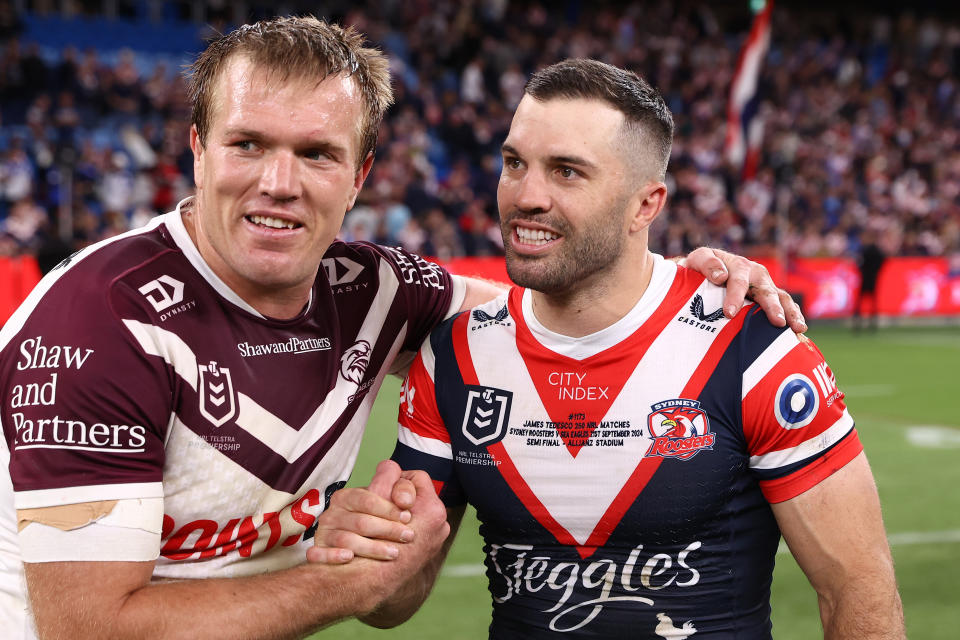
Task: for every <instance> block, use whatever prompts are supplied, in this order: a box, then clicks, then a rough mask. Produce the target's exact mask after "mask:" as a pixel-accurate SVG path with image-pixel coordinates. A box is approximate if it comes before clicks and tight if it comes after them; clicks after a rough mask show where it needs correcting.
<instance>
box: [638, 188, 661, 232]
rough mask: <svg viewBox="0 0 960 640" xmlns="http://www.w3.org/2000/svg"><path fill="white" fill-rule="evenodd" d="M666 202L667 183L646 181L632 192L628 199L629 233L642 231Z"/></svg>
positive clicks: (655, 217)
mask: <svg viewBox="0 0 960 640" xmlns="http://www.w3.org/2000/svg"><path fill="white" fill-rule="evenodd" d="M666 204H667V185H665V184H664V183H662V182H648V183H647V184H645V185H643V186H642V187H641V188H639V189H637V191H636V192H635V193H634V194H633V197H632V198H631V199H630V204H629V211H630V227H629V229H630V233H638V232H640V231H643V230H644V229H646V228H647V227H649V226H650V225H651V224H653V221H654V220H656V219H657V216H659V215H660V212H661V211H663V207H664V206H665V205H666Z"/></svg>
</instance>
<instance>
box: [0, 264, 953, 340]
mask: <svg viewBox="0 0 960 640" xmlns="http://www.w3.org/2000/svg"><path fill="white" fill-rule="evenodd" d="M753 259H754V260H756V261H757V262H760V263H761V264H762V265H764V266H765V267H767V269H768V270H769V271H770V274H771V275H772V276H773V279H774V281H775V282H777V283H778V284H779V285H780V286H782V287H784V288H785V289H787V290H788V291H790V292H791V293H796V294H800V295H801V296H802V304H803V312H804V314H805V315H806V316H807V317H809V318H843V317H847V316H850V315H851V314H852V313H853V308H854V305H855V304H856V300H857V294H858V292H859V288H860V274H859V272H858V271H857V266H856V264H855V262H854V261H853V260H852V259H850V258H795V259H792V260H790V261H789V262H788V263H787V265H786V268H784V265H783V263H782V262H781V261H779V260H777V259H776V258H766V257H759V258H758V257H754V258H753ZM441 264H443V266H445V267H446V268H447V269H449V270H450V271H451V272H452V273H457V274H460V275H465V276H474V277H479V278H485V279H488V280H494V281H498V282H504V283H508V284H509V282H510V280H509V278H508V277H507V269H506V265H505V263H504V260H503V258H502V257H498V258H454V259H452V260H449V261H447V262H443V263H441ZM39 279H40V271H39V269H38V268H37V265H36V261H35V260H34V259H33V258H32V257H30V256H23V257H18V258H3V257H0V325H2V324H3V322H5V321H6V320H7V318H8V317H9V316H10V314H11V313H13V310H14V309H15V308H16V307H17V305H19V303H20V302H21V301H22V300H23V299H24V298H25V297H26V296H27V294H28V293H30V290H31V289H32V288H33V286H34V285H35V284H36V283H37V281H38V280H39ZM877 302H878V305H879V312H880V314H881V315H885V316H932V315H960V256H956V257H954V258H952V259H947V258H889V259H887V261H886V262H885V263H884V265H883V269H882V270H881V272H880V278H879V280H878V282H877Z"/></svg>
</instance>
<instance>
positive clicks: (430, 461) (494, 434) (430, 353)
mask: <svg viewBox="0 0 960 640" xmlns="http://www.w3.org/2000/svg"><path fill="white" fill-rule="evenodd" d="M723 294H724V290H723V289H721V288H718V287H715V286H714V285H711V284H709V283H708V282H706V281H704V279H703V277H702V276H700V275H698V274H695V273H693V272H691V271H688V270H686V269H683V268H679V267H676V266H675V265H674V264H673V263H670V262H667V261H664V260H662V259H658V260H657V261H656V263H655V267H654V275H653V279H652V281H651V283H650V286H649V287H648V289H647V291H646V292H645V293H644V295H643V297H642V299H641V300H640V301H639V302H638V303H637V305H636V306H635V307H634V308H633V309H632V310H631V311H630V312H629V313H628V314H627V315H626V316H625V317H624V318H622V319H621V320H620V321H618V322H617V323H616V324H614V325H613V326H611V327H608V328H607V329H604V330H603V331H600V332H598V333H596V334H592V335H589V336H586V337H583V338H579V339H574V338H568V337H565V336H562V335H558V334H555V333H552V332H550V331H549V330H548V329H546V328H545V327H543V326H542V325H540V324H539V323H538V322H537V321H536V318H535V317H534V315H533V313H532V311H531V303H530V292H529V291H526V290H523V289H519V288H514V289H511V290H510V292H509V294H505V295H504V296H501V297H500V298H499V299H497V300H494V301H492V302H490V303H487V304H485V305H483V306H481V307H479V308H477V309H474V310H473V311H472V312H468V313H463V314H460V315H459V316H457V317H456V318H454V319H451V320H448V321H446V322H445V323H443V324H442V325H441V326H440V327H438V328H437V329H436V330H435V331H434V332H433V334H432V336H431V338H430V340H429V341H428V342H427V343H425V344H424V346H423V348H422V349H421V351H420V353H419V355H418V357H417V359H416V360H415V361H414V364H413V367H412V368H411V371H410V374H409V376H408V378H407V380H406V381H405V383H404V386H403V396H402V400H401V406H400V436H399V442H398V444H397V449H396V452H395V454H394V458H395V459H396V460H398V461H399V462H400V463H401V465H402V466H403V467H404V468H419V469H425V470H427V471H428V472H429V473H430V474H431V477H432V478H433V479H434V481H435V483H436V484H437V486H438V487H439V490H440V494H441V497H442V498H443V499H444V500H445V502H446V503H447V504H448V505H455V504H462V503H463V502H467V501H468V502H470V503H471V504H473V505H474V506H475V507H476V509H477V513H478V516H479V518H480V521H481V534H482V535H483V537H484V540H485V547H484V549H485V552H486V566H487V576H488V578H489V588H490V593H491V595H492V598H493V622H492V624H491V628H490V637H491V638H496V639H497V640H503V639H505V638H540V637H543V638H546V637H555V636H557V634H560V635H566V636H567V637H576V638H607V639H609V638H637V639H639V638H651V639H656V638H663V637H669V638H680V637H694V638H698V639H699V638H749V639H755V638H769V637H770V628H771V624H770V605H769V587H770V582H771V579H772V570H773V564H774V555H775V553H776V550H777V545H778V541H779V537H780V536H779V529H778V527H777V524H776V521H775V519H774V517H773V515H772V511H771V509H770V503H772V502H779V501H783V500H788V499H790V498H792V497H795V496H797V495H799V494H800V493H802V492H803V491H806V490H807V489H809V488H811V487H813V486H814V485H816V484H817V483H819V482H820V481H822V480H823V479H824V478H826V477H827V476H829V475H830V474H831V473H833V472H834V471H835V470H836V469H838V468H840V467H842V466H843V465H845V464H846V463H847V462H849V461H850V460H851V459H852V458H853V457H854V456H856V455H857V454H858V453H859V452H860V451H861V445H860V443H859V440H858V438H857V435H856V432H855V430H854V426H853V420H852V418H851V417H850V415H849V413H848V412H847V410H846V408H845V407H844V403H843V400H842V398H843V394H842V393H841V392H840V391H838V390H837V387H836V383H835V380H834V377H833V374H832V373H831V371H830V369H829V368H828V367H827V365H826V363H825V362H824V361H823V358H822V356H821V354H820V352H819V351H818V350H817V349H816V347H814V346H813V344H812V343H811V342H810V341H809V340H807V339H806V338H803V337H798V336H797V335H796V334H794V333H793V332H792V331H790V330H789V329H780V328H776V327H773V326H772V325H770V324H769V323H768V322H767V320H766V317H765V316H764V314H763V313H762V312H761V311H760V310H759V309H758V308H757V307H756V306H752V305H751V306H747V307H745V308H744V309H743V310H742V311H741V312H740V313H739V314H738V315H737V316H736V317H735V318H733V319H731V320H728V319H726V318H724V317H723V314H722V312H721V311H720V308H721V303H722V299H723ZM694 634H695V635H694Z"/></svg>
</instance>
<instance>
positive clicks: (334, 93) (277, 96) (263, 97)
mask: <svg viewBox="0 0 960 640" xmlns="http://www.w3.org/2000/svg"><path fill="white" fill-rule="evenodd" d="M212 98H213V99H212V101H211V107H212V114H211V116H212V117H211V125H213V124H214V123H215V122H217V121H218V120H221V119H222V118H223V117H224V116H226V117H227V118H229V116H231V115H234V114H236V113H237V112H239V111H254V112H256V113H257V114H259V116H261V117H272V118H277V119H289V118H297V117H299V118H303V117H309V116H311V115H315V116H318V117H322V116H323V115H324V113H325V112H331V113H337V112H349V113H350V114H353V113H354V111H357V117H358V118H359V110H360V109H361V108H362V106H361V102H362V99H361V97H360V92H359V89H358V87H357V86H356V82H354V81H353V79H352V78H349V77H347V76H345V75H342V74H338V75H334V76H327V77H326V78H321V77H320V76H319V75H317V76H306V75H303V74H289V73H285V72H284V71H283V70H278V69H272V68H270V67H267V66H264V65H260V64H257V63H255V62H252V61H251V60H250V59H249V58H247V57H246V56H243V55H236V56H233V57H232V58H231V59H230V60H228V61H227V63H226V64H225V65H224V68H223V70H222V71H221V73H220V75H219V77H218V78H217V81H216V84H215V89H214V91H213V96H212ZM225 111H227V112H226V113H225ZM261 124H269V122H262V123H261Z"/></svg>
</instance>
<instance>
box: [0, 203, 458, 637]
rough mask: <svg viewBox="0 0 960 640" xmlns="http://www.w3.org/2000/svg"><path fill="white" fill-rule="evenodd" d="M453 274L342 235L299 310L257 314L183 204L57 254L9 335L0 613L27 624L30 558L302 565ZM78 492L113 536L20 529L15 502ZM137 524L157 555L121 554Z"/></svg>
mask: <svg viewBox="0 0 960 640" xmlns="http://www.w3.org/2000/svg"><path fill="white" fill-rule="evenodd" d="M462 286H463V285H462V281H459V280H455V279H453V278H452V277H451V276H450V275H449V274H448V273H447V272H446V271H444V270H443V269H441V268H440V267H438V266H436V265H434V264H432V263H429V262H426V261H424V260H422V259H420V258H419V257H417V256H414V255H412V254H409V253H406V252H404V251H401V250H395V249H387V248H383V247H378V246H375V245H371V244H366V243H350V244H348V243H341V242H335V243H334V244H333V245H332V246H331V247H330V248H329V250H328V251H327V253H326V254H325V256H324V258H323V261H322V267H321V269H320V270H319V273H318V277H317V281H316V283H315V285H314V287H313V290H312V293H311V299H310V302H309V304H308V305H307V307H306V308H305V309H304V311H303V313H301V314H300V315H299V316H297V317H296V318H293V319H290V320H274V319H270V318H266V317H264V316H262V315H261V314H259V313H258V312H257V311H256V310H255V309H253V308H252V307H250V306H249V305H248V304H247V303H245V302H244V301H243V300H242V299H240V298H239V297H238V296H237V295H236V294H234V293H233V292H232V291H231V290H230V289H229V288H228V287H227V286H226V285H225V284H224V283H223V282H222V281H221V280H220V279H219V278H218V277H217V276H216V275H215V274H214V273H213V272H212V271H211V270H210V269H209V267H208V266H207V265H206V264H205V263H204V262H203V260H202V258H201V257H200V255H199V253H198V251H197V249H196V247H195V246H194V244H193V243H192V241H191V240H190V238H189V236H188V235H187V231H186V228H185V227H184V225H183V222H182V220H181V217H180V211H179V208H178V210H177V211H174V212H171V213H169V214H167V215H165V216H161V217H158V218H157V219H156V220H154V221H153V222H152V223H151V224H150V225H149V227H147V228H144V229H142V230H138V231H136V232H131V233H128V234H125V235H124V236H121V237H118V238H115V239H111V240H108V241H105V242H103V243H100V244H98V245H95V246H93V247H91V248H88V249H85V250H84V251H81V252H80V253H78V254H76V255H74V256H72V257H71V258H70V259H68V260H66V261H65V262H64V264H62V265H60V266H58V267H57V268H56V269H55V270H54V271H52V272H51V273H50V274H49V275H48V276H47V277H46V278H45V279H44V280H43V281H42V282H41V283H40V284H39V285H38V286H37V288H36V290H35V291H34V292H33V293H32V294H31V296H30V297H29V298H28V300H27V301H26V302H25V303H24V305H23V306H22V307H21V308H20V309H19V310H18V311H17V312H16V314H15V315H14V316H13V317H12V318H11V319H10V321H9V322H8V323H7V325H6V326H4V327H3V329H2V333H0V345H2V346H3V350H2V352H0V393H2V398H3V407H2V410H0V421H2V426H3V435H4V438H3V440H2V442H0V464H2V465H3V469H4V473H3V474H0V477H2V480H0V501H2V503H3V505H4V506H3V508H2V509H3V510H2V511H0V517H2V520H0V618H3V619H4V620H11V621H13V622H12V624H13V627H14V628H16V626H17V620H18V619H19V620H23V611H24V609H25V606H26V605H25V601H24V598H23V591H22V577H21V575H20V572H21V561H22V560H25V561H28V562H35V561H45V560H111V559H115V560H146V559H153V558H157V556H158V555H159V558H158V561H157V564H156V570H155V576H159V577H170V578H204V577H209V576H217V577H229V576H242V575H254V574H259V573H263V572H265V571H270V570H275V569H280V568H284V567H288V566H292V565H295V564H299V563H302V562H303V561H304V558H305V556H304V553H305V549H306V547H307V546H309V545H310V544H311V541H310V540H309V539H310V538H311V537H312V535H313V530H314V529H313V528H312V525H313V523H314V520H315V519H316V516H317V515H318V514H319V513H320V512H321V511H322V510H323V509H324V507H325V504H327V503H328V501H329V498H330V495H331V494H332V492H333V491H335V490H336V489H337V488H339V487H341V486H343V484H344V483H345V482H346V480H347V479H348V477H349V475H350V472H351V470H352V468H353V465H354V461H355V459H356V455H357V450H358V447H359V445H360V440H361V436H362V433H363V429H364V424H365V422H366V420H367V417H368V416H369V413H370V409H371V406H372V404H373V401H374V397H375V396H376V393H377V390H378V389H379V387H380V384H381V382H382V380H383V378H384V376H385V375H386V374H387V373H388V372H390V371H391V370H393V369H394V368H396V367H397V366H398V364H400V363H401V362H402V361H403V360H404V357H405V354H406V362H407V363H409V360H410V359H411V358H412V357H413V355H414V354H415V352H416V350H417V349H418V348H419V346H420V344H421V342H422V341H423V340H424V339H425V338H426V336H427V335H428V333H429V331H430V330H431V329H432V328H433V327H434V326H436V325H437V324H438V323H439V322H440V321H441V320H442V319H443V318H444V317H446V316H447V315H449V313H450V311H451V308H453V309H456V308H457V307H458V306H459V302H458V301H457V298H458V297H461V298H462ZM455 288H456V289H457V291H456V292H454V289H455ZM453 305H456V306H453ZM7 469H9V474H7V473H6V471H7ZM112 501H117V502H116V506H115V507H111V505H112V504H113V503H112ZM77 503H98V504H101V505H104V504H105V505H106V509H107V510H108V511H109V513H106V514H103V513H99V514H94V515H93V516H92V517H91V519H95V520H97V522H98V524H100V525H103V526H104V527H106V526H107V525H110V526H113V527H114V529H110V530H116V529H119V531H120V534H121V535H118V536H117V537H116V540H112V539H111V538H110V537H109V536H110V534H109V533H107V534H102V535H106V536H107V538H106V540H107V541H108V542H109V544H98V545H93V546H91V544H90V540H89V539H85V538H83V535H84V534H83V530H84V527H80V528H79V529H76V530H70V531H63V530H60V529H58V528H56V527H53V526H45V525H39V524H29V525H28V526H27V527H26V528H25V529H23V532H21V533H20V535H19V541H18V539H17V538H18V535H17V517H18V514H19V517H20V520H21V521H24V520H25V514H30V513H37V511H36V510H38V509H39V510H42V509H44V508H45V507H52V506H58V505H69V504H77ZM14 508H15V509H16V513H15V512H14ZM98 518H99V519H98ZM26 521H27V522H29V519H27V520H26ZM41 521H43V518H42V517H41V518H39V519H38V520H37V522H41ZM104 530H105V531H109V530H108V529H104ZM124 531H127V532H129V535H126V534H125V533H124ZM144 532H147V533H148V534H149V533H152V534H153V536H154V537H153V538H152V540H153V541H152V545H153V549H152V557H142V556H143V555H144V549H142V548H140V549H131V548H125V545H131V544H134V543H135V540H137V536H138V535H140V537H141V538H142V535H141V534H143V533H144ZM64 536H66V537H64ZM71 536H72V537H71ZM149 540H150V539H149V538H148V544H151V543H150V542H149ZM100 541H101V542H103V541H104V540H103V539H102V536H101V538H100ZM58 542H62V544H58ZM93 547H96V548H93ZM149 555H150V554H148V556H149ZM18 616H19V617H18ZM13 633H14V634H15V633H16V632H13ZM4 634H7V631H6V630H5V631H4ZM5 637H7V636H6V635H5Z"/></svg>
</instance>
